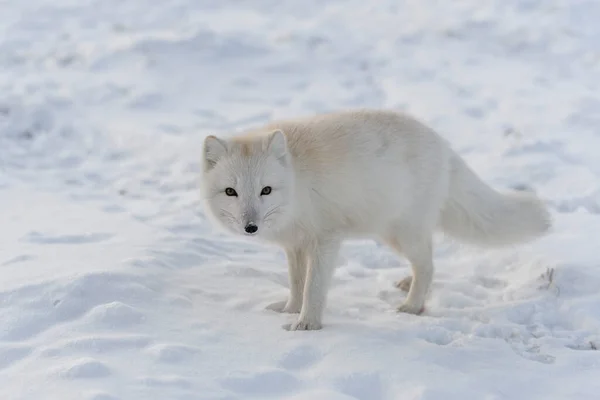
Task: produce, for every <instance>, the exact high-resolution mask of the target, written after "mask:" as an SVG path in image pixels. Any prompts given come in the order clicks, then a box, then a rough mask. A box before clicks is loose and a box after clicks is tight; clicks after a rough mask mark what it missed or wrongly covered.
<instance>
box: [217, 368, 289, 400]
mask: <svg viewBox="0 0 600 400" xmlns="http://www.w3.org/2000/svg"><path fill="white" fill-rule="evenodd" d="M221 384H222V386H223V387H224V388H225V389H228V390H230V391H232V392H235V393H243V394H245V395H251V396H280V397H281V396H285V395H289V394H291V392H295V391H296V390H298V389H299V388H300V387H301V383H300V381H299V380H298V379H297V378H296V377H295V376H293V375H291V374H289V373H288V372H285V371H282V370H267V371H261V372H257V373H234V374H232V375H231V376H229V377H227V378H225V379H222V380H221Z"/></svg>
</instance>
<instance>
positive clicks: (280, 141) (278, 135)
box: [267, 129, 288, 159]
mask: <svg viewBox="0 0 600 400" xmlns="http://www.w3.org/2000/svg"><path fill="white" fill-rule="evenodd" d="M267 143H268V144H267V146H268V151H269V153H271V154H273V155H274V156H275V157H277V158H278V159H280V158H283V157H285V155H286V154H287V151H288V148H287V139H286V138H285V135H284V134H283V132H282V131H281V130H280V129H277V130H275V131H273V132H271V134H270V135H269V138H268V141H267Z"/></svg>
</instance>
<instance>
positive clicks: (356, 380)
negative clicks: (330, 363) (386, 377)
mask: <svg viewBox="0 0 600 400" xmlns="http://www.w3.org/2000/svg"><path fill="white" fill-rule="evenodd" d="M336 386H337V387H338V388H339V390H340V392H342V393H344V394H347V395H348V396H352V397H354V398H356V399H357V400H383V399H385V398H386V388H385V384H384V382H382V380H381V376H379V374H377V373H356V374H350V375H347V376H344V377H342V378H339V379H337V385H336Z"/></svg>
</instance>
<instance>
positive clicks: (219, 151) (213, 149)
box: [204, 135, 227, 171]
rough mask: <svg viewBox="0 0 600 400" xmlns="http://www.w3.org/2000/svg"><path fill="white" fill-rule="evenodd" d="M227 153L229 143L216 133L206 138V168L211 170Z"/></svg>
mask: <svg viewBox="0 0 600 400" xmlns="http://www.w3.org/2000/svg"><path fill="white" fill-rule="evenodd" d="M225 154H227V143H226V142H225V141H223V140H222V139H219V138H218V137H216V136H214V135H209V136H207V137H206V138H205V139H204V170H205V171H210V170H211V169H212V168H213V167H214V166H215V164H216V163H217V161H219V160H220V159H221V157H223V156H224V155H225Z"/></svg>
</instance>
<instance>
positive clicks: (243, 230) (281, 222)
mask: <svg viewBox="0 0 600 400" xmlns="http://www.w3.org/2000/svg"><path fill="white" fill-rule="evenodd" d="M202 191H203V195H204V201H205V204H206V208H207V211H208V214H209V216H210V217H212V219H213V220H216V222H218V223H219V224H220V225H221V226H222V227H224V228H226V230H228V231H230V232H233V233H237V234H242V235H254V236H258V237H263V238H265V239H269V238H273V237H276V236H277V232H278V230H279V229H280V228H282V227H283V226H285V224H286V223H287V222H289V219H290V216H291V213H292V207H293V196H294V174H293V168H292V165H291V157H290V153H289V151H288V145H287V140H286V137H285V135H284V134H283V132H282V131H280V130H275V131H273V132H272V133H270V134H268V135H264V136H257V137H244V138H233V139H229V140H225V139H222V138H217V137H216V136H213V135H210V136H207V137H206V139H205V140H204V151H203V179H202Z"/></svg>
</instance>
